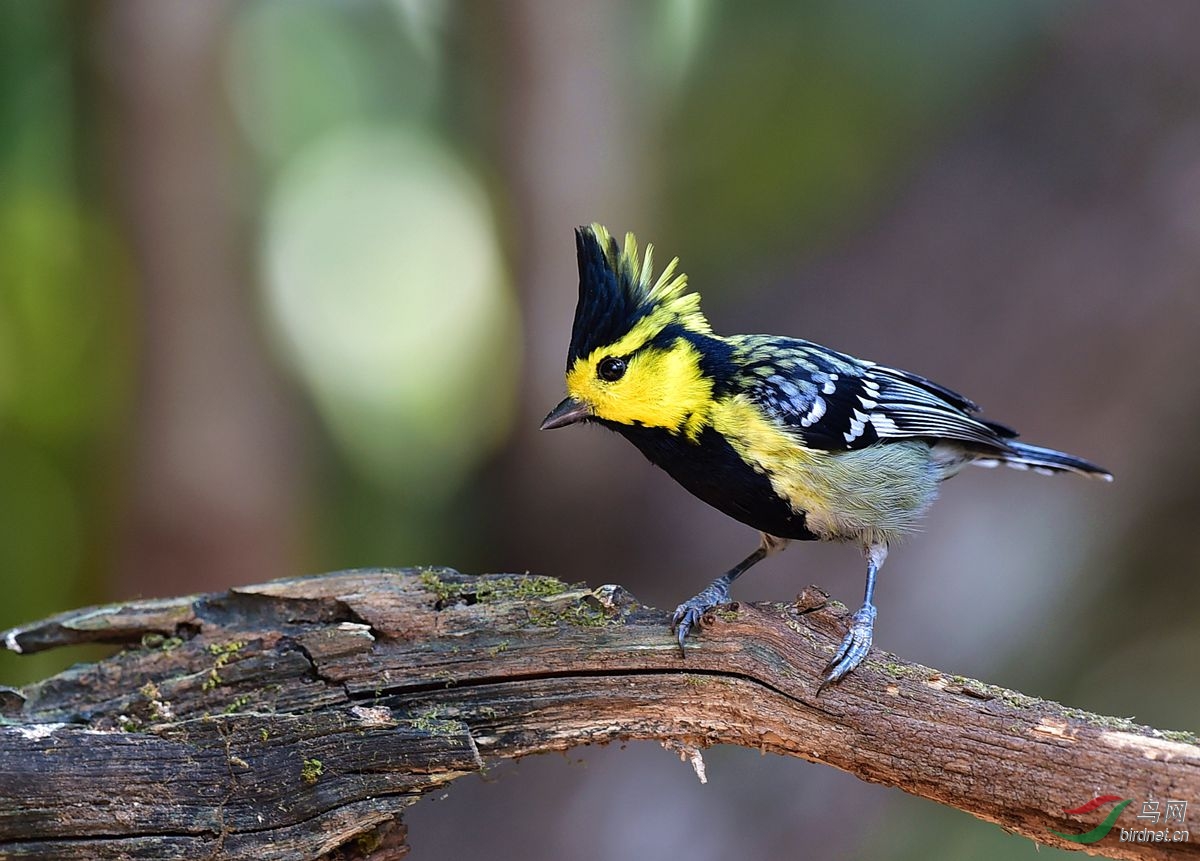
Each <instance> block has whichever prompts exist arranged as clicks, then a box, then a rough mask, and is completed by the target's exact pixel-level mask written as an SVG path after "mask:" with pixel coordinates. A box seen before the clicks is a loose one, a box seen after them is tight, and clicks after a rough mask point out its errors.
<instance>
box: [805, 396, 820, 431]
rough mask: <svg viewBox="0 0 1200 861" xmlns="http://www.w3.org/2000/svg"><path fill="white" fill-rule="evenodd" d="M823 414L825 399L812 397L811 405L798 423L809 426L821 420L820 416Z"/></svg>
mask: <svg viewBox="0 0 1200 861" xmlns="http://www.w3.org/2000/svg"><path fill="white" fill-rule="evenodd" d="M823 415H825V399H824V398H822V397H819V396H818V397H815V398H813V403H812V406H811V407H810V408H809V410H808V412H807V413H805V415H804V416H803V417H801V419H800V424H801V425H802V426H803V427H811V426H812V425H814V424H816V423H817V422H819V421H820V420H821V416H823Z"/></svg>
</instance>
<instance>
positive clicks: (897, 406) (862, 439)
mask: <svg viewBox="0 0 1200 861" xmlns="http://www.w3.org/2000/svg"><path fill="white" fill-rule="evenodd" d="M735 343H736V345H737V350H738V360H739V361H738V364H739V377H738V383H739V388H740V389H741V391H743V392H744V393H746V394H747V395H748V396H749V397H750V398H751V399H752V400H753V401H754V402H755V403H756V404H757V405H758V406H760V407H761V408H762V409H763V410H764V411H765V412H766V413H767V414H768V415H770V416H772V417H773V418H774V419H775V420H777V421H779V422H781V423H782V424H785V425H787V426H788V427H789V428H792V429H794V430H795V432H796V433H797V435H798V436H799V437H800V438H801V439H802V440H803V442H804V444H805V445H806V446H808V447H809V448H815V449H822V450H826V451H845V450H850V449H858V448H863V447H864V446H868V445H871V444H872V443H875V442H878V441H879V440H882V439H905V438H908V439H913V438H924V439H948V440H956V441H959V442H963V443H968V444H974V445H979V446H983V447H984V448H986V449H991V450H999V451H1005V450H1007V449H1008V448H1009V446H1008V443H1007V442H1005V440H1007V439H1010V438H1012V437H1014V436H1016V434H1015V433H1014V432H1013V431H1012V430H1010V429H1009V428H1006V427H1004V426H1003V425H999V424H995V423H993V422H989V421H985V420H983V419H980V418H977V417H976V416H975V415H973V413H976V412H978V410H979V407H978V406H976V405H975V404H974V403H973V402H972V401H970V400H969V399H967V398H965V397H963V396H962V395H960V394H958V393H957V392H954V391H951V390H950V389H947V388H945V387H944V386H941V385H938V384H937V383H935V382H933V381H931V380H927V379H925V378H924V377H922V376H919V375H917V374H912V373H909V372H908V371H901V370H897V369H895V368H888V367H884V366H882V365H876V364H874V363H872V362H866V361H863V360H861V359H856V358H854V357H853V356H848V355H845V354H843V353H838V352H835V351H833V350H829V349H826V348H825V347H821V346H819V345H817V344H812V343H809V342H807V341H800V340H795V339H791V338H774V337H770V336H747V337H743V338H739V339H735Z"/></svg>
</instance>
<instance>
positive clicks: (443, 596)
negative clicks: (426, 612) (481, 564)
mask: <svg viewBox="0 0 1200 861" xmlns="http://www.w3.org/2000/svg"><path fill="white" fill-rule="evenodd" d="M417 578H418V579H419V580H420V582H421V585H422V586H423V587H424V588H425V590H426V591H427V592H430V593H432V594H433V595H434V596H436V598H437V600H438V603H439V604H442V605H454V604H458V603H463V604H468V605H470V604H492V603H495V602H497V601H504V600H513V599H523V598H549V597H553V596H555V595H561V594H562V593H563V592H566V591H567V589H568V588H569V587H568V586H567V584H566V583H564V582H562V581H561V580H558V579H556V578H554V577H544V576H542V575H540V574H513V575H505V576H492V575H479V576H470V575H461V574H456V575H455V576H454V577H443V572H439V571H437V570H434V569H428V568H427V569H425V570H423V571H421V573H420V574H418V575H417Z"/></svg>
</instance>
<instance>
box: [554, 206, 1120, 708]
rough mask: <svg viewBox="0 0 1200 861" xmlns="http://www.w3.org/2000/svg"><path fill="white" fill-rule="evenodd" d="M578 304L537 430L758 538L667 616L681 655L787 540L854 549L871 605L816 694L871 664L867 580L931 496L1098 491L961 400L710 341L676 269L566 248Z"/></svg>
mask: <svg viewBox="0 0 1200 861" xmlns="http://www.w3.org/2000/svg"><path fill="white" fill-rule="evenodd" d="M575 244H576V249H577V253H578V259H579V303H578V305H577V307H576V309H575V322H574V326H573V327H572V330H571V346H570V350H569V352H568V354H567V398H566V399H565V400H564V401H563V402H562V403H560V404H559V405H558V406H557V407H555V408H554V410H553V411H552V412H551V413H550V415H548V416H546V419H545V421H543V422H542V429H543V430H545V429H548V428H557V427H563V426H565V425H569V424H574V423H576V422H580V421H587V422H596V423H598V424H602V425H604V426H605V427H608V428H611V429H612V430H615V431H616V432H617V433H619V434H621V435H622V436H624V437H625V438H626V439H627V440H629V441H630V442H631V443H633V444H634V445H635V446H637V447H638V448H639V449H640V450H641V452H642V454H644V455H645V456H646V457H647V458H649V460H650V461H651V462H652V463H654V464H656V465H658V466H659V467H661V468H663V469H664V470H666V471H667V473H668V474H669V475H670V476H671V477H672V478H674V479H675V480H676V481H678V482H679V483H680V484H682V485H683V486H684V487H685V488H687V489H688V490H689V491H691V493H693V494H694V495H696V496H698V497H699V498H700V499H702V500H704V501H705V502H707V503H708V504H709V505H712V506H713V507H714V508H716V509H718V510H719V511H722V512H724V513H725V514H728V515H729V516H730V517H733V518H735V519H737V520H739V521H741V522H742V523H745V524H747V525H749V526H752V527H754V528H755V529H757V530H759V532H760V533H761V534H762V535H761V542H760V544H759V546H758V548H757V549H756V550H755V551H754V552H753V553H751V554H750V555H749V556H747V557H746V558H745V559H743V560H742V561H741V562H739V563H738V564H737V565H735V566H733V568H731V569H730V570H729V571H727V572H725V573H724V574H722V575H721V576H720V577H718V578H717V579H716V580H715V581H713V583H712V584H711V585H710V586H708V588H706V589H704V590H703V591H702V592H700V593H699V594H698V595H696V596H695V597H694V598H691V599H689V600H688V601H685V602H684V603H682V604H680V605H679V607H678V608H677V609H676V610H675V615H674V619H673V625H672V627H673V629H674V630H675V631H676V633H677V634H678V637H679V645H680V647H681V648H682V647H683V644H684V640H685V639H686V637H687V635H688V633H689V632H690V631H691V630H692V629H693V628H695V627H696V626H697V623H698V622H699V620H700V618H701V617H702V616H703V615H704V614H705V613H707V612H708V611H709V610H711V609H712V608H713V607H715V606H717V605H719V604H723V603H727V602H728V601H729V586H730V584H731V583H733V581H734V580H736V579H737V578H738V577H739V576H740V575H741V574H742V573H744V572H745V571H746V570H747V569H748V568H750V567H751V566H752V565H754V564H756V563H757V562H759V561H761V560H762V559H764V558H766V557H767V556H769V555H770V554H772V553H774V552H775V551H777V550H780V549H782V548H783V547H784V546H785V545H786V544H787V543H788V541H789V540H791V539H799V540H823V541H852V542H855V543H856V544H858V545H859V546H860V547H861V548H862V549H863V551H864V552H865V554H866V557H867V588H866V597H865V598H864V600H863V605H862V607H860V608H859V609H858V611H857V612H855V613H854V615H853V617H852V619H851V622H850V630H849V632H848V633H847V634H846V636H845V639H844V640H843V641H842V643H841V647H840V648H839V649H838V651H837V653H836V654H835V655H834V657H833V660H831V661H830V662H829V665H828V666H827V667H826V669H825V677H824V680H823V682H822V686H824V685H825V684H829V683H831V682H836V681H838V680H840V679H842V678H844V677H845V676H846V674H847V673H849V672H850V671H851V670H853V669H854V668H855V667H857V666H858V665H859V664H860V663H861V662H862V660H863V658H865V657H866V655H867V652H868V651H869V650H870V647H871V638H872V631H873V627H874V623H875V604H874V592H875V577H876V575H877V573H878V572H879V568H880V567H881V566H882V565H883V562H884V560H885V559H886V558H887V553H888V545H889V544H891V543H893V542H894V541H896V540H897V539H899V538H901V537H902V536H903V535H905V534H906V533H907V532H909V531H911V530H912V529H913V528H914V526H915V525H916V523H917V521H918V519H919V518H920V517H921V515H922V514H924V513H925V511H926V510H927V509H928V508H929V506H930V504H931V503H932V502H933V500H934V497H936V496H937V491H938V485H939V484H940V483H941V482H942V481H944V480H945V479H947V478H949V477H950V476H952V475H954V474H955V473H957V472H958V471H959V470H960V469H962V468H963V467H964V466H966V465H968V464H972V463H973V464H977V465H981V466H996V465H998V464H1004V465H1006V466H1012V467H1017V468H1019V469H1031V470H1033V471H1035V472H1042V473H1060V472H1074V473H1078V474H1080V475H1086V476H1095V477H1099V478H1103V479H1106V480H1111V479H1112V475H1111V474H1110V473H1109V472H1107V471H1106V470H1104V469H1101V468H1100V467H1098V466H1096V465H1094V464H1091V463H1088V462H1087V461H1085V460H1081V459H1080V458H1077V457H1074V456H1072V455H1069V454H1064V453H1062V452H1058V451H1053V450H1051V449H1047V448H1040V447H1038V446H1033V445H1026V444H1025V443H1022V442H1017V440H1016V433H1015V432H1014V431H1012V430H1011V429H1009V428H1007V427H1005V426H1004V425H1001V424H997V423H995V422H991V421H987V420H986V419H983V418H980V417H979V416H978V415H977V413H978V410H979V408H978V407H977V406H976V405H975V404H974V403H972V402H971V401H970V400H968V399H967V398H965V397H963V396H962V395H960V394H957V393H956V392H953V391H951V390H950V389H947V388H945V387H944V386H941V385H938V384H937V383H934V382H932V381H931V380H927V379H925V378H924V377H921V376H918V375H917V374H913V373H909V372H908V371H901V370H897V369H895V368H889V367H885V366H883V365H877V364H875V363H873V362H868V361H863V360H862V359H856V358H854V357H853V356H848V355H846V354H844V353H838V352H835V351H834V350H830V349H827V348H826V347H822V346H819V345H817V344H813V343H810V342H808V341H801V340H798V339H796V338H786V337H781V336H778V335H730V336H723V335H717V334H715V333H714V332H713V330H712V327H711V326H710V325H709V323H708V320H707V319H706V318H705V316H704V314H703V313H702V312H701V310H700V297H699V296H698V295H697V294H695V293H689V292H687V276H685V275H684V274H682V273H679V272H677V271H676V267H677V265H678V259H675V260H672V261H671V262H670V263H669V264H668V265H667V267H666V268H665V269H664V270H663V272H662V274H661V275H659V276H658V277H657V278H655V277H654V272H653V248H652V246H647V248H646V253H645V257H644V258H639V255H638V248H637V242H636V240H635V239H634V237H633V235H632V234H627V235H626V237H625V248H624V250H621V249H620V248H619V247H618V245H617V242H616V240H614V239H613V238H612V237H611V236H610V235H609V233H608V231H607V230H606V229H605V228H604V227H602V226H600V225H598V224H593V225H592V226H591V227H582V228H579V229H578V230H577V231H576V232H575Z"/></svg>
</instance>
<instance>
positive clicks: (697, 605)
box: [671, 577, 729, 654]
mask: <svg viewBox="0 0 1200 861" xmlns="http://www.w3.org/2000/svg"><path fill="white" fill-rule="evenodd" d="M728 603H729V582H728V581H727V580H726V579H725V578H724V577H718V578H717V579H716V580H714V581H713V582H712V583H711V584H710V585H709V587H708V588H707V589H705V590H704V591H703V592H701V593H700V594H699V595H697V596H695V597H694V598H689V599H688V600H686V601H684V602H683V603H682V604H680V605H679V606H678V607H676V608H675V615H674V616H673V617H671V630H672V631H674V632H675V634H676V636H677V637H678V638H679V651H680V652H683V653H685V654H686V650H685V649H684V646H683V641H684V640H686V639H687V635H688V634H689V633H690V632H691V631H692V629H693V628H696V627H698V626H699V624H700V620H701V619H702V618H704V614H705V613H707V612H708V611H709V610H711V609H713V608H714V607H719V606H720V605H721V604H728Z"/></svg>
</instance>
